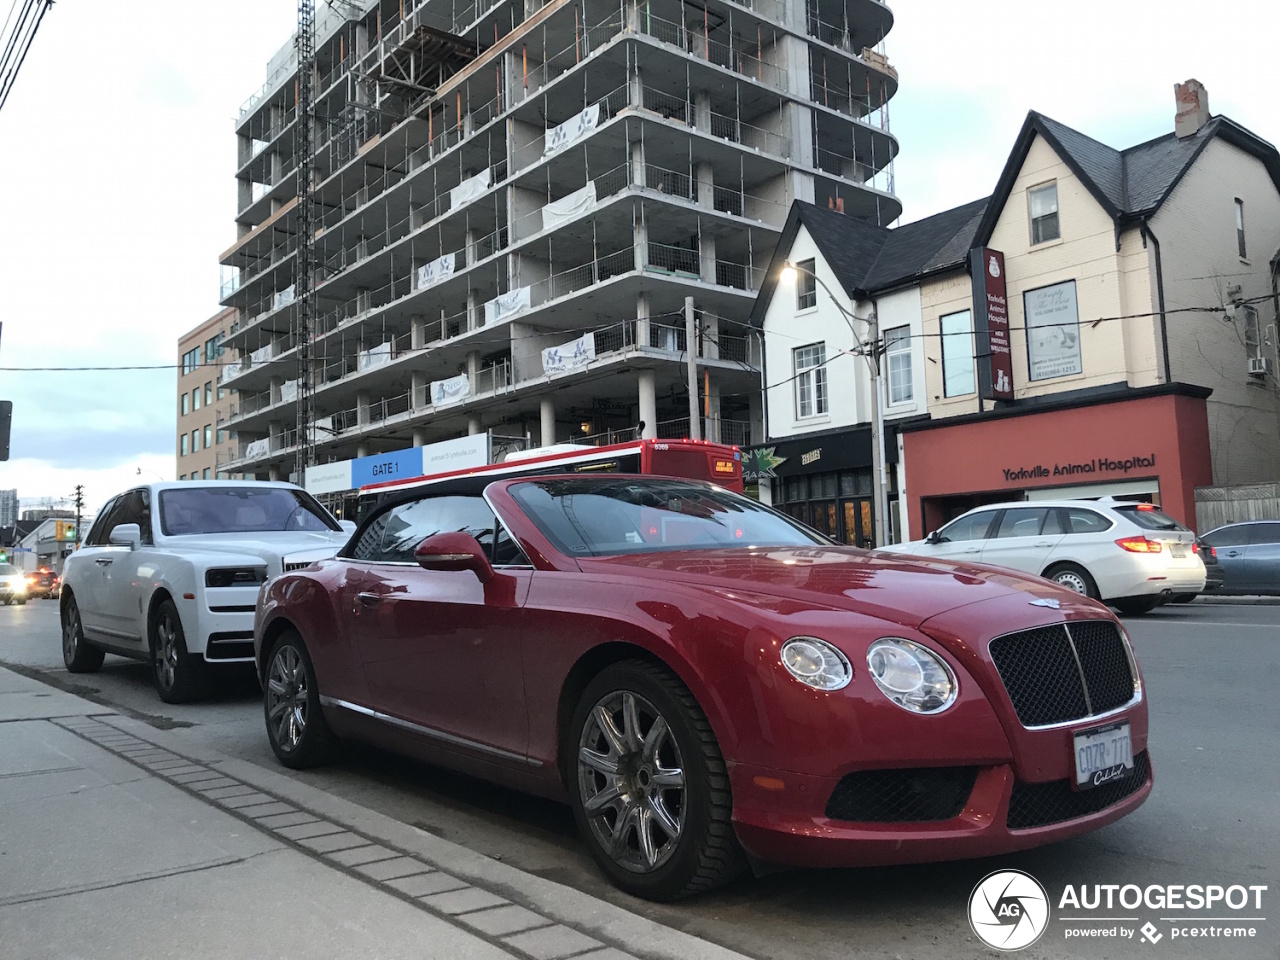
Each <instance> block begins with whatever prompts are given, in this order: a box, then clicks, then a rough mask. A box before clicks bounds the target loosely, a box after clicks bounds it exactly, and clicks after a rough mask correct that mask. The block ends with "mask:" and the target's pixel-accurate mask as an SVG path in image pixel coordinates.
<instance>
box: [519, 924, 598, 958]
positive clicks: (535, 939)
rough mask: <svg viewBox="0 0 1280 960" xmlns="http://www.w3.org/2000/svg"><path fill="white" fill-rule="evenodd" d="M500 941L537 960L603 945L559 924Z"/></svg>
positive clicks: (564, 955)
mask: <svg viewBox="0 0 1280 960" xmlns="http://www.w3.org/2000/svg"><path fill="white" fill-rule="evenodd" d="M502 942H503V943H505V944H506V945H507V946H509V947H514V948H515V949H517V950H523V951H524V952H525V953H527V954H529V956H531V957H535V958H537V960H558V958H560V957H568V956H571V955H572V954H575V953H582V951H584V950H587V949H590V948H591V947H603V946H604V944H603V943H601V942H600V941H599V940H592V939H591V938H590V937H588V936H587V935H586V934H585V933H579V932H578V931H577V930H570V929H569V928H568V927H565V926H561V925H560V924H556V925H555V926H554V927H543V928H542V929H541V930H529V931H528V932H526V933H517V934H515V935H514V936H510V937H503V938H502Z"/></svg>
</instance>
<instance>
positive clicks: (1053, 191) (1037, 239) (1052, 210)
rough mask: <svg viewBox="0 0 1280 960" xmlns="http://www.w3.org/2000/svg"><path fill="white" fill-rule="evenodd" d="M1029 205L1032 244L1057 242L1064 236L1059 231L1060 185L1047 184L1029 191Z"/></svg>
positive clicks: (1055, 183)
mask: <svg viewBox="0 0 1280 960" xmlns="http://www.w3.org/2000/svg"><path fill="white" fill-rule="evenodd" d="M1027 204H1028V206H1029V208H1030V212H1031V244H1032V246H1035V244H1037V243H1045V242H1047V241H1049V240H1057V239H1058V238H1059V237H1060V236H1061V235H1062V234H1061V232H1060V231H1059V229H1058V183H1057V181H1056V180H1055V181H1054V182H1053V183H1045V184H1042V185H1040V186H1038V187H1032V188H1031V189H1030V190H1028V191H1027Z"/></svg>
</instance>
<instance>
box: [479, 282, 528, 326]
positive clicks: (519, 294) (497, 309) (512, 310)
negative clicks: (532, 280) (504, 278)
mask: <svg viewBox="0 0 1280 960" xmlns="http://www.w3.org/2000/svg"><path fill="white" fill-rule="evenodd" d="M529 304H530V290H529V288H528V287H517V288H516V289H514V290H508V291H507V292H506V293H503V294H499V295H498V296H496V297H494V298H493V299H492V300H490V301H489V302H488V303H486V304H485V305H484V322H485V323H486V324H490V323H497V322H498V321H499V320H505V319H506V318H507V317H512V316H515V315H516V314H517V313H519V312H520V311H521V310H528V309H529Z"/></svg>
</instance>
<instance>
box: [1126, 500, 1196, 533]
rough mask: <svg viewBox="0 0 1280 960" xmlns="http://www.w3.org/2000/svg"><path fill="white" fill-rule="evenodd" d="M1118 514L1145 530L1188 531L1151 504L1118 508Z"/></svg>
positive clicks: (1137, 504) (1135, 504)
mask: <svg viewBox="0 0 1280 960" xmlns="http://www.w3.org/2000/svg"><path fill="white" fill-rule="evenodd" d="M1116 513H1118V514H1120V515H1121V516H1123V517H1124V518H1125V519H1126V520H1132V521H1133V522H1134V523H1136V524H1137V525H1138V526H1140V527H1142V528H1143V529H1144V530H1186V529H1187V528H1186V527H1184V526H1183V525H1182V524H1180V523H1179V522H1178V521H1177V520H1175V519H1173V517H1171V516H1169V515H1168V514H1167V513H1165V512H1164V511H1162V510H1158V509H1157V508H1155V507H1153V506H1152V505H1151V504H1149V503H1133V504H1127V505H1125V506H1122V507H1116Z"/></svg>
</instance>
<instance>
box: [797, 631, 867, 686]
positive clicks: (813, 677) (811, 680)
mask: <svg viewBox="0 0 1280 960" xmlns="http://www.w3.org/2000/svg"><path fill="white" fill-rule="evenodd" d="M782 665H783V666H784V667H786V668H787V673H789V674H791V675H792V676H793V677H795V678H796V679H797V680H799V681H800V682H801V683H803V684H805V685H806V686H810V687H813V688H814V689H816V690H839V689H840V688H841V687H843V686H845V685H846V684H848V682H849V681H850V680H852V679H853V667H851V666H850V665H849V661H848V660H847V659H845V656H844V654H843V653H841V652H840V651H839V650H837V649H836V648H835V647H833V646H832V645H831V644H829V643H827V641H825V640H819V639H818V638H817V637H793V638H791V639H790V640H788V641H787V642H786V643H784V644H783V645H782Z"/></svg>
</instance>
